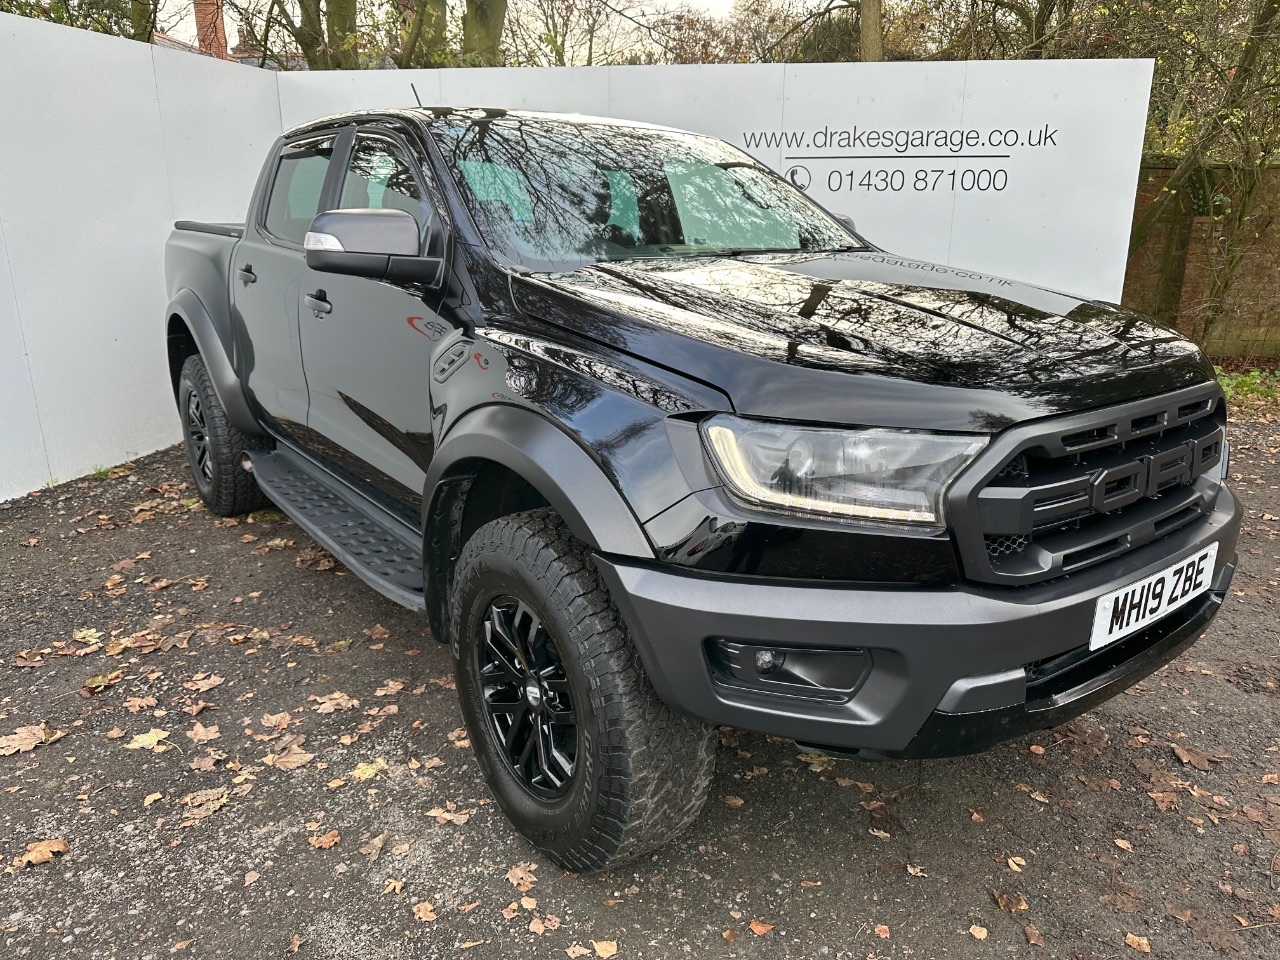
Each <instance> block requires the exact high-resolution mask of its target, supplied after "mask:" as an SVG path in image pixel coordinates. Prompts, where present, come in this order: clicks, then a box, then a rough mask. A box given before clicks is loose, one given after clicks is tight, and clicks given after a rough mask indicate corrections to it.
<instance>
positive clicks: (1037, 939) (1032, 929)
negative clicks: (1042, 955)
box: [1022, 923, 1044, 947]
mask: <svg viewBox="0 0 1280 960" xmlns="http://www.w3.org/2000/svg"><path fill="white" fill-rule="evenodd" d="M1022 932H1023V933H1024V934H1026V936H1027V943H1028V944H1030V945H1031V946H1033V947H1043V946H1044V937H1043V936H1042V935H1041V934H1040V931H1039V930H1037V929H1036V925H1035V924H1034V923H1028V924H1027V925H1026V926H1025V927H1023V928H1022Z"/></svg>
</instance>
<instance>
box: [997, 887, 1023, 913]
mask: <svg viewBox="0 0 1280 960" xmlns="http://www.w3.org/2000/svg"><path fill="white" fill-rule="evenodd" d="M991 899H993V900H994V901H995V902H996V906H997V907H999V908H1000V909H1001V910H1003V911H1004V912H1005V913H1007V914H1009V916H1013V915H1014V914H1015V913H1017V912H1018V911H1019V910H1026V909H1027V898H1026V897H1024V896H1023V895H1022V894H1020V893H1001V892H1000V891H999V890H992V891H991Z"/></svg>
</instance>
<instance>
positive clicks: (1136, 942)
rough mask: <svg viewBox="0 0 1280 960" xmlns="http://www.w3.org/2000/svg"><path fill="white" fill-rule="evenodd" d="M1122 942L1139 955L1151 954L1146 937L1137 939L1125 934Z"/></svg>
mask: <svg viewBox="0 0 1280 960" xmlns="http://www.w3.org/2000/svg"><path fill="white" fill-rule="evenodd" d="M1124 942H1125V943H1126V944H1128V945H1129V946H1131V947H1133V949H1135V950H1137V951H1138V952H1139V953H1150V952H1151V941H1149V940H1148V939H1147V938H1146V937H1139V936H1137V935H1136V934H1133V933H1126V934H1125V935H1124Z"/></svg>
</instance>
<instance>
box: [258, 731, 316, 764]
mask: <svg viewBox="0 0 1280 960" xmlns="http://www.w3.org/2000/svg"><path fill="white" fill-rule="evenodd" d="M305 741H306V737H303V736H301V735H295V736H292V737H286V738H285V739H284V740H281V741H280V743H279V745H278V746H277V747H276V749H275V750H274V751H272V752H271V753H268V754H267V755H266V756H265V757H263V758H262V762H263V763H265V764H266V765H267V766H269V767H275V768H276V769H277V770H297V769H298V768H299V767H302V766H305V765H306V764H308V763H310V762H311V761H312V760H313V759H314V758H315V754H314V753H307V751H305V750H303V749H302V744H303V743H304V742H305Z"/></svg>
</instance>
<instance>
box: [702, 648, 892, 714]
mask: <svg viewBox="0 0 1280 960" xmlns="http://www.w3.org/2000/svg"><path fill="white" fill-rule="evenodd" d="M706 653H707V660H708V662H709V663H710V666H711V676H712V678H713V679H714V680H715V681H716V682H717V683H719V684H721V685H722V686H729V687H736V688H739V689H745V690H754V691H758V692H761V693H770V694H774V695H777V696H787V697H804V698H806V699H811V700H830V701H834V702H843V701H846V700H849V699H850V698H852V697H853V695H854V694H855V693H857V692H858V688H859V687H861V686H862V683H863V681H864V680H865V679H866V677H867V674H868V673H870V672H871V655H870V653H868V652H867V651H866V650H863V649H862V648H860V647H852V648H849V649H845V650H831V649H818V648H810V647H785V648H784V647H775V646H771V645H765V644H762V643H748V642H746V641H743V640H732V639H729V638H727V637H713V638H711V639H710V640H708V641H707V644H706Z"/></svg>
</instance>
